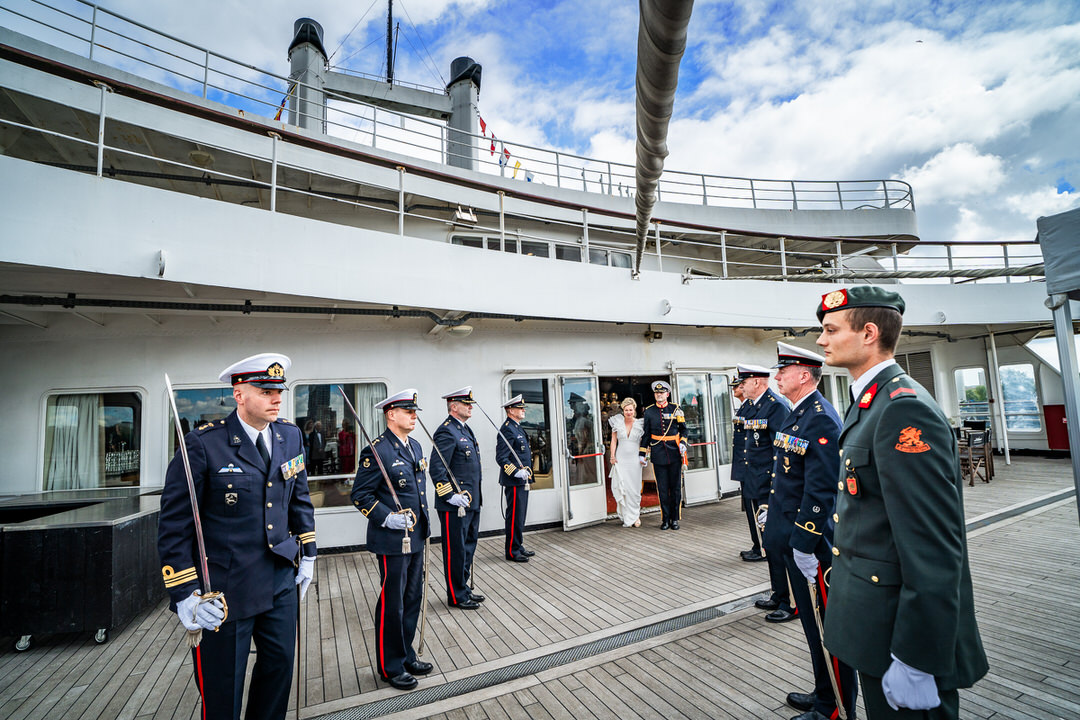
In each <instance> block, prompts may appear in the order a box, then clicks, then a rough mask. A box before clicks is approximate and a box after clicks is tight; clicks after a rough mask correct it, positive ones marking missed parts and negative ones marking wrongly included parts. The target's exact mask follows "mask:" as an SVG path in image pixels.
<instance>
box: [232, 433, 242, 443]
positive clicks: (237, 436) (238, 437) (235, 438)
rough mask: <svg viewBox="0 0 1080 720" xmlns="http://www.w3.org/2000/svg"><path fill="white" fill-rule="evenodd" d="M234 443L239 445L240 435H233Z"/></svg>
mask: <svg viewBox="0 0 1080 720" xmlns="http://www.w3.org/2000/svg"><path fill="white" fill-rule="evenodd" d="M232 444H233V445H239V444H240V436H239V435H233V436H232Z"/></svg>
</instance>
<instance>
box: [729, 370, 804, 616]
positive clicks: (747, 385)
mask: <svg viewBox="0 0 1080 720" xmlns="http://www.w3.org/2000/svg"><path fill="white" fill-rule="evenodd" d="M737 369H738V372H739V376H740V377H742V378H744V380H743V383H742V387H743V397H745V398H746V399H747V400H749V401H750V404H749V407H748V408H747V409H746V414H745V415H744V416H743V427H744V428H745V429H746V461H745V465H746V471H745V472H746V474H745V475H744V476H743V482H742V492H743V509H744V510H745V511H746V513H747V520H748V521H749V522H751V523H753V524H755V525H756V526H755V527H752V528H751V531H752V532H754V533H757V532H758V530H757V529H756V527H759V526H761V525H764V524H765V513H764V508H763V506H764V505H767V504H768V502H769V494H770V492H769V491H770V490H772V466H773V440H775V439H776V433H777V431H779V429H780V425H781V424H782V423H783V422H784V419H785V418H786V417H787V415H788V411H789V408H788V404H787V401H786V400H784V399H783V398H782V397H781V396H780V395H778V394H777V393H776V392H775V391H774V390H773V389H772V388H770V387H769V375H771V374H772V372H771V371H770V370H769V368H765V367H761V366H760V365H742V364H740V365H738V366H737ZM760 559H761V556H760V555H758V556H754V555H744V556H743V560H746V561H748V562H754V561H758V560H760ZM765 559H766V560H768V565H769V583H770V585H771V587H772V595H771V596H770V597H769V599H768V600H758V601H756V602H755V603H754V605H755V606H757V607H758V608H759V609H761V610H769V611H771V612H770V613H769V614H768V615H766V616H765V619H766V620H768V621H769V622H787V621H788V620H794V619H795V617H796V612H795V607H794V605H793V602H792V598H791V593H790V592H788V578H787V566H786V565H785V564H784V561H783V558H780V557H775V558H774V557H770V556H769V555H768V549H766V557H765Z"/></svg>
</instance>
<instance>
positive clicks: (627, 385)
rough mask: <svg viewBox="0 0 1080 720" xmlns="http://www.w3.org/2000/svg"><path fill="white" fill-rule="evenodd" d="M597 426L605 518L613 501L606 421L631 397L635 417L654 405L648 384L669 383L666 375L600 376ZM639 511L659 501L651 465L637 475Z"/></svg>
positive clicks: (608, 429) (612, 512)
mask: <svg viewBox="0 0 1080 720" xmlns="http://www.w3.org/2000/svg"><path fill="white" fill-rule="evenodd" d="M599 379H600V427H601V428H602V432H603V437H604V491H605V493H606V496H607V512H608V516H612V515H614V513H615V498H614V497H613V496H612V494H611V424H610V418H618V417H620V416H621V415H622V408H621V407H620V406H619V403H621V402H622V401H623V399H624V398H628V397H632V398H634V401H635V402H637V417H638V418H641V417H642V415H643V414H644V412H645V408H647V407H648V406H650V405H652V404H653V403H654V398H653V392H652V384H653V383H654V382H656V381H657V380H663V381H664V382H666V383H669V384H670V383H671V378H670V377H669V376H667V375H603V376H601V377H600V378H599ZM641 485H642V488H641V509H642V511H643V512H644V511H646V509H647V508H658V507H659V506H660V499H659V497H658V496H657V494H656V476H655V475H654V474H653V467H652V464H649V465H647V466H646V467H645V468H644V470H643V471H642V473H641Z"/></svg>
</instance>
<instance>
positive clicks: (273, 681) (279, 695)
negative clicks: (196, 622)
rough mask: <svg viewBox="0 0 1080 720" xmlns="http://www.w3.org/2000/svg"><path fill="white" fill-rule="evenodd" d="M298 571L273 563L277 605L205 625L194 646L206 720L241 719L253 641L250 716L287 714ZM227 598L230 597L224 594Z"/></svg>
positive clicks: (265, 719) (272, 719) (264, 718)
mask: <svg viewBox="0 0 1080 720" xmlns="http://www.w3.org/2000/svg"><path fill="white" fill-rule="evenodd" d="M295 577H296V571H295V570H294V569H293V567H292V566H291V565H286V564H285V563H283V562H279V563H278V567H276V568H275V569H274V607H273V608H271V609H270V610H268V611H267V612H264V613H260V614H258V615H255V616H253V617H248V618H243V619H241V620H227V621H226V622H224V623H223V624H222V625H221V627H220V628H219V629H218V631H217V632H206V631H203V634H202V642H201V643H199V646H198V647H197V648H194V649H192V651H191V657H192V659H193V660H194V662H195V684H196V685H197V686H198V688H199V693H200V695H202V701H203V712H202V717H203V718H205V719H206V720H221V719H227V718H232V720H240V707H241V705H242V704H243V700H244V676H245V675H246V674H247V663H248V654H249V652H250V650H251V642H252V640H254V641H255V652H256V654H255V667H254V669H253V670H252V672H251V687H250V688H249V689H248V700H247V711H246V712H245V713H244V717H246V718H248V720H278V719H279V718H280V719H283V718H284V717H285V711H286V709H287V708H288V706H289V691H290V690H291V689H292V677H293V659H294V657H295V653H294V651H295V647H296V605H297V597H296V582H295ZM225 600H226V602H227V601H228V598H227V597H226V598H225Z"/></svg>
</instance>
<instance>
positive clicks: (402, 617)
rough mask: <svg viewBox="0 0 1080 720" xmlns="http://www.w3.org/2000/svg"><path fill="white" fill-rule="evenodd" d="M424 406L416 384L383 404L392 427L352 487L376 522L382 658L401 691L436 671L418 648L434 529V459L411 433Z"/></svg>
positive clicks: (384, 673)
mask: <svg viewBox="0 0 1080 720" xmlns="http://www.w3.org/2000/svg"><path fill="white" fill-rule="evenodd" d="M416 403H417V397H416V390H414V389H412V388H409V389H408V390H402V391H401V392H399V393H395V394H393V395H391V396H390V397H388V398H386V399H385V400H383V401H382V402H380V403H378V404H377V405H376V406H375V409H376V410H382V411H383V417H384V418H385V419H386V430H385V431H384V432H383V434H382V435H380V436H379V437H377V438H375V440H373V441H372V443H371V445H368V446H367V447H365V448H364V449H363V451H362V452H361V453H360V465H359V469H358V470H357V471H356V482H355V483H353V489H352V501H353V505H354V506H356V507H357V508H358V509H359V510H360V512H362V513H363V514H364V517H366V518H367V519H368V526H367V549H368V550H370V551H371V552H373V553H375V558H376V560H377V561H378V565H379V579H380V582H381V590H380V592H379V600H378V602H377V603H376V604H375V662H376V665H377V668H378V671H379V677H381V678H382V679H383V680H386V681H387V682H389V683H390V684H391V685H393V686H394V687H396V688H398V689H399V690H410V689H412V688H414V687H416V676H417V675H427V674H428V673H430V672H431V670H432V665H431V663H428V662H424V661H422V660H420V659H419V658H417V657H416V651H415V650H413V647H412V642H413V637H414V635H415V634H416V624H417V620H418V618H419V617H420V609H421V608H420V606H421V604H422V602H423V597H424V582H425V576H424V540H426V539H427V538H428V536H429V535H430V534H431V530H430V528H429V526H428V514H427V498H426V497H425V487H426V486H427V478H426V476H425V475H424V471H425V470H427V463H426V462H425V461H424V451H423V450H422V449H421V447H420V443H418V442H417V441H416V440H414V439H412V438H411V437H409V433H411V432H412V431H413V428H415V427H416V411H417V410H419V409H420V408H419V407H418V406H417V404H416ZM375 453H378V454H379V456H378V460H376V458H375ZM379 461H381V467H380V462H379ZM383 469H385V471H386V476H385V477H384V476H383ZM405 537H408V538H409V542H408V547H404V546H403V545H404V544H403V542H402V540H403V539H404V538H405Z"/></svg>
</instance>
